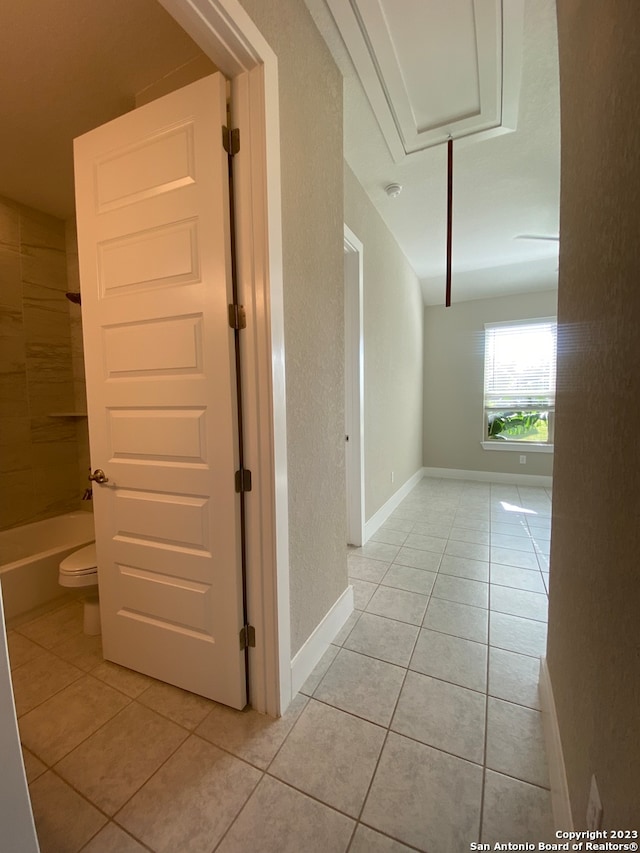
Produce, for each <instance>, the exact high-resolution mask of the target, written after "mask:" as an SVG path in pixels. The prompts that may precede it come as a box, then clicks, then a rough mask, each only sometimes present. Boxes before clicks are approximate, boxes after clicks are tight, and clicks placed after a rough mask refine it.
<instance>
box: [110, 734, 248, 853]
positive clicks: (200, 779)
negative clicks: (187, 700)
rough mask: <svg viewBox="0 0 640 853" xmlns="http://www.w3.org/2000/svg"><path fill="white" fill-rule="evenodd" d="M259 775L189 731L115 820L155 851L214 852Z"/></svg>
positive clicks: (174, 852) (167, 852)
mask: <svg viewBox="0 0 640 853" xmlns="http://www.w3.org/2000/svg"><path fill="white" fill-rule="evenodd" d="M261 775H262V774H261V773H260V771H259V770H257V769H256V768H255V767H251V766H250V765H249V764H246V763H245V762H244V761H241V760H240V759H238V758H234V756H232V755H229V754H228V753H226V752H223V751H222V750H220V749H218V748H217V747H215V746H213V745H212V744H210V743H207V742H206V741H204V740H202V739H201V738H199V737H196V736H194V735H191V736H190V737H189V739H188V740H187V741H186V742H185V743H184V744H183V745H182V746H181V747H180V748H179V749H178V750H177V752H175V753H174V755H172V756H171V758H169V760H168V761H167V762H166V763H165V764H164V765H163V766H162V767H161V768H160V770H158V771H157V772H156V773H155V775H154V776H153V777H152V778H151V779H150V780H149V782H147V784H146V785H144V787H143V788H141V789H140V791H138V793H137V794H136V795H135V796H134V797H133V798H132V799H131V800H130V801H129V802H128V803H127V804H126V806H125V807H124V808H123V809H122V810H121V811H120V812H119V813H118V816H117V821H118V823H119V824H121V825H122V826H123V827H124V828H125V829H127V830H129V832H131V833H132V834H133V835H135V836H136V837H137V838H139V839H140V840H141V841H143V842H144V843H145V844H147V845H148V846H149V847H150V848H151V849H153V850H154V851H156V853H176V851H178V850H184V851H187V850H188V851H190V853H210V851H211V850H213V849H214V847H215V846H216V845H217V844H218V842H219V841H220V839H221V838H222V836H223V835H224V833H225V832H226V830H227V829H228V827H229V826H230V824H231V822H232V821H233V819H234V818H235V817H236V815H237V814H238V812H239V811H240V809H241V808H242V806H243V805H244V804H245V803H246V801H247V800H248V798H249V796H250V795H251V793H252V791H253V789H254V788H255V786H256V785H257V784H258V782H259V780H260V777H261ZM261 849H263V850H264V847H261Z"/></svg>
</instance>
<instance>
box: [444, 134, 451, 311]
mask: <svg viewBox="0 0 640 853" xmlns="http://www.w3.org/2000/svg"><path fill="white" fill-rule="evenodd" d="M452 233H453V139H452V138H451V137H449V139H448V140H447V277H446V282H447V283H446V291H445V301H444V304H445V307H446V308H450V307H451V242H452V240H451V235H452Z"/></svg>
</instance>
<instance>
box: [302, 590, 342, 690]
mask: <svg viewBox="0 0 640 853" xmlns="http://www.w3.org/2000/svg"><path fill="white" fill-rule="evenodd" d="M352 613H353V587H352V586H348V587H347V588H346V589H345V591H344V592H343V593H342V595H341V596H340V598H338V600H337V601H336V602H335V604H334V605H333V607H331V609H330V610H329V612H328V613H327V614H326V616H325V617H324V619H322V621H321V622H320V624H319V625H318V626H317V627H316V629H315V630H314V632H313V633H312V634H311V636H310V637H309V639H308V640H307V641H306V642H305V644H304V645H303V646H302V648H301V649H300V651H299V652H297V654H296V655H295V656H294V658H293V660H292V661H291V695H292V696H295V695H296V693H297V692H298V691H299V690H300V688H301V687H302V685H303V684H304V683H305V681H306V680H307V678H308V677H309V676H310V675H311V673H312V672H313V670H314V669H315V666H316V664H317V663H318V662H319V660H320V658H321V657H322V655H323V654H324V653H325V652H326V650H327V649H328V648H329V645H330V644H331V641H332V640H333V638H334V637H335V635H336V634H337V633H338V631H339V630H340V629H341V628H342V626H343V625H344V623H345V622H346V621H347V619H348V618H349V616H351V614H352Z"/></svg>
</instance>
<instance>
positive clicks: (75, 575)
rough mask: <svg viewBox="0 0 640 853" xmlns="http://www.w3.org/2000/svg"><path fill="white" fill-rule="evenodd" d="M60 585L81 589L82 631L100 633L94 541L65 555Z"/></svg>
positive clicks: (61, 564)
mask: <svg viewBox="0 0 640 853" xmlns="http://www.w3.org/2000/svg"><path fill="white" fill-rule="evenodd" d="M58 583H59V584H60V586H66V587H73V588H75V589H83V590H86V592H85V593H84V594H83V598H84V633H85V634H89V635H90V636H95V635H96V634H99V633H100V602H99V599H98V561H97V558H96V543H95V542H92V543H91V544H90V545H85V547H84V548H80V549H79V550H78V551H74V552H73V553H72V554H69V556H68V557H65V558H64V560H63V561H62V562H61V563H60V571H59V573H58Z"/></svg>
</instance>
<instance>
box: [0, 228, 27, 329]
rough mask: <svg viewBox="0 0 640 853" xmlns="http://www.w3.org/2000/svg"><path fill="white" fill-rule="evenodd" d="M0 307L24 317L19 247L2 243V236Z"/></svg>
mask: <svg viewBox="0 0 640 853" xmlns="http://www.w3.org/2000/svg"><path fill="white" fill-rule="evenodd" d="M0 307H2V308H3V309H5V310H8V311H15V312H17V313H18V315H19V316H21V315H22V282H21V278H20V253H19V252H18V248H17V246H11V245H8V244H7V243H3V242H2V237H1V236H0Z"/></svg>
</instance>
